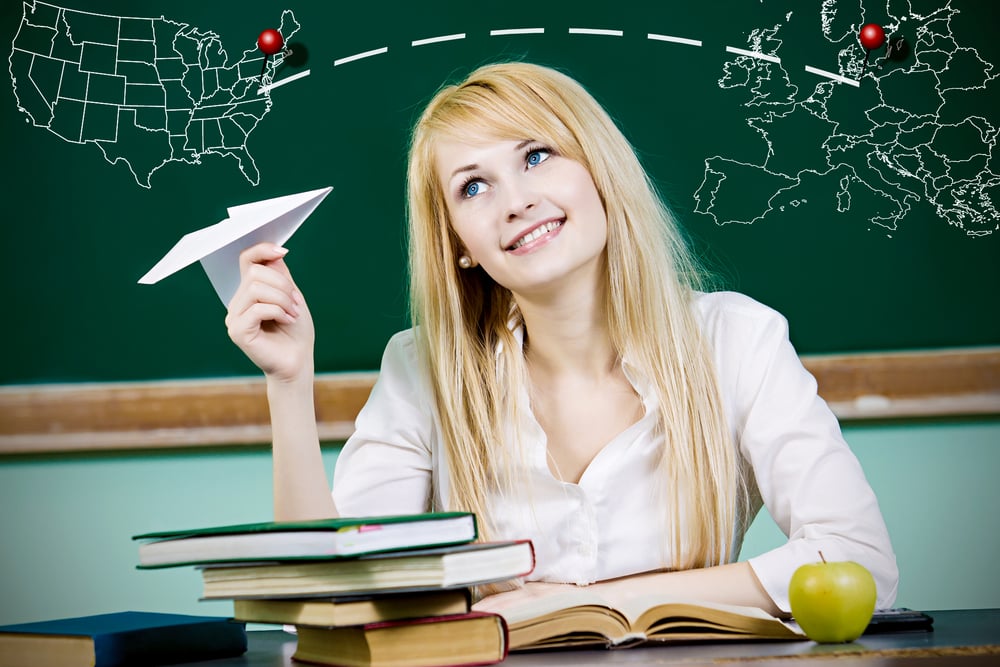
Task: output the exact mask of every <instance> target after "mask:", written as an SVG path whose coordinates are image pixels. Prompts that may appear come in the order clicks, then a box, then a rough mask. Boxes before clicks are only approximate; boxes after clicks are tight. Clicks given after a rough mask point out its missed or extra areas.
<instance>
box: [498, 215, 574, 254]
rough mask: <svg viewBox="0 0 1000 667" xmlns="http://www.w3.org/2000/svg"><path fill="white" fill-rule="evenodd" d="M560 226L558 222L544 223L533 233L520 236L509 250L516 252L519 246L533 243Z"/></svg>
mask: <svg viewBox="0 0 1000 667" xmlns="http://www.w3.org/2000/svg"><path fill="white" fill-rule="evenodd" d="M560 225H562V223H561V222H559V221H557V220H554V221H552V222H546V223H545V224H544V225H542V226H541V227H538V228H536V229H535V230H534V231H532V232H530V233H529V234H525V235H524V236H522V237H521V238H519V239H518V240H517V242H516V243H514V245H512V246H511V247H510V249H511V250H517V249H518V248H520V247H521V246H523V245H524V244H525V243H531V242H532V241H534V240H535V239H537V238H538V237H539V236H541V235H542V234H548V233H549V232H551V231H552V230H553V229H557V228H558V227H559V226H560Z"/></svg>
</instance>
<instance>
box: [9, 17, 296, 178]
mask: <svg viewBox="0 0 1000 667" xmlns="http://www.w3.org/2000/svg"><path fill="white" fill-rule="evenodd" d="M299 27H300V26H299V24H298V22H297V21H296V20H295V16H294V15H293V14H292V12H291V11H289V10H285V11H284V12H283V14H282V16H281V24H280V28H279V32H280V33H281V34H282V36H284V37H285V39H286V40H287V39H289V38H291V36H292V35H294V34H295V32H297V31H298V29H299ZM280 58H281V56H280V54H279V55H278V56H276V57H275V58H272V59H270V61H269V63H268V67H269V68H270V69H269V71H273V68H274V67H276V65H277V64H278V63H279V62H280ZM262 59H263V54H262V53H261V52H260V51H259V50H258V49H257V46H256V44H253V46H252V48H249V49H247V50H245V51H243V53H242V56H241V57H240V59H239V60H237V61H235V62H230V57H229V55H228V54H227V52H226V50H225V48H223V45H222V43H221V41H220V39H219V36H218V35H217V34H216V33H214V32H211V31H207V30H203V29H200V28H197V27H193V26H191V25H188V24H186V23H182V22H179V21H172V20H170V19H167V18H164V17H162V16H161V17H159V18H141V17H131V16H110V15H107V14H96V13H91V12H82V11H76V10H72V9H67V8H64V7H58V6H56V5H51V4H48V3H44V2H37V1H36V2H25V3H24V16H23V17H22V19H21V23H20V27H19V29H18V31H17V34H16V35H15V36H14V39H13V42H12V49H11V55H10V75H11V81H12V82H13V86H14V95H15V98H16V100H17V104H18V108H19V109H20V110H21V111H23V112H24V113H25V114H26V115H27V118H28V119H29V122H31V124H32V125H34V126H35V127H38V128H45V129H46V130H48V131H49V132H52V133H53V134H55V135H56V136H58V137H60V138H61V139H64V140H65V141H67V142H70V143H73V144H82V145H87V146H93V147H96V148H97V149H99V150H100V151H101V153H102V154H103V155H104V158H105V159H106V160H107V161H108V162H110V163H112V164H115V163H118V162H121V163H124V164H125V165H127V166H128V168H129V170H130V171H131V172H132V175H133V176H134V177H135V180H136V183H138V184H139V185H140V186H142V187H144V188H149V187H151V186H150V182H151V178H152V176H153V174H154V173H155V172H156V170H157V169H160V168H161V167H163V166H164V165H166V164H168V163H171V162H181V163H186V164H192V165H196V164H201V160H202V158H204V157H205V156H207V155H218V156H222V157H224V158H230V159H232V160H233V162H234V164H235V165H236V166H237V167H238V168H239V170H240V172H241V173H242V174H243V176H244V177H245V178H246V179H247V180H248V181H249V182H250V183H252V184H253V185H256V184H257V183H258V182H259V180H260V172H259V170H258V169H257V164H256V163H255V161H254V159H253V157H252V156H251V155H250V152H249V151H248V150H247V139H248V137H249V136H250V134H251V133H252V132H253V131H254V129H255V128H256V127H257V125H258V124H259V123H260V122H261V120H263V118H264V116H265V115H267V113H268V112H269V111H270V110H271V98H270V94H269V93H268V92H267V89H266V88H265V89H264V91H263V92H261V86H260V74H261V69H262Z"/></svg>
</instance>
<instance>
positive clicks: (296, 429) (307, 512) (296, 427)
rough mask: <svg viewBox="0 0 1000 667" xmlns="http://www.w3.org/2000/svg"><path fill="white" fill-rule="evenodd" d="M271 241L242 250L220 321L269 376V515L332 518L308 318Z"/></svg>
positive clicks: (285, 518)
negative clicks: (237, 279) (232, 291)
mask: <svg viewBox="0 0 1000 667" xmlns="http://www.w3.org/2000/svg"><path fill="white" fill-rule="evenodd" d="M286 253H287V251H286V250H285V249H284V248H281V247H279V246H276V245H274V244H272V243H261V244H258V245H255V246H252V247H250V248H248V249H246V250H245V251H243V253H241V255H240V285H239V288H238V289H237V290H236V294H235V295H234V296H233V298H232V300H231V301H230V303H229V312H228V314H227V316H226V326H227V328H228V330H229V336H230V338H231V339H232V340H233V342H234V343H236V345H237V346H239V348H240V349H241V350H243V352H244V353H245V354H246V355H247V356H248V357H249V358H250V360H251V361H253V362H254V363H255V364H256V365H257V366H258V367H259V368H260V369H261V370H262V371H263V372H264V375H265V377H266V379H267V399H268V405H269V407H270V412H271V431H272V441H273V454H272V456H273V467H274V518H275V520H276V521H296V520H305V519H317V518H325V517H330V516H336V508H335V507H334V504H333V498H332V497H331V495H330V487H329V485H328V483H327V477H326V471H325V470H324V466H323V457H322V451H321V450H320V446H319V436H318V432H317V428H316V413H315V406H314V400H313V382H314V370H313V368H314V367H313V340H314V337H315V335H314V329H313V322H312V317H311V315H310V314H309V309H308V307H307V306H306V303H305V299H304V298H303V297H302V295H301V293H300V292H299V290H298V288H297V287H296V286H295V282H294V281H293V280H292V276H291V273H290V272H289V270H288V267H287V265H286V264H285V261H284V257H285V254H286Z"/></svg>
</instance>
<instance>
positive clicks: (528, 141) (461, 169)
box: [448, 139, 535, 181]
mask: <svg viewBox="0 0 1000 667" xmlns="http://www.w3.org/2000/svg"><path fill="white" fill-rule="evenodd" d="M534 142H535V140H534V139H525V140H524V141H522V142H520V143H518V144H517V146H514V150H515V151H519V150H521V149H523V148H524V147H525V146H527V145H528V144H532V143H534ZM477 169H479V165H478V164H475V163H473V164H467V165H465V166H464V167H459V168H457V169H456V170H455V171H453V172H451V176H449V177H448V180H449V181H450V180H451V179H453V178H455V177H456V176H458V175H459V174H461V173H463V172H466V171H476V170H477Z"/></svg>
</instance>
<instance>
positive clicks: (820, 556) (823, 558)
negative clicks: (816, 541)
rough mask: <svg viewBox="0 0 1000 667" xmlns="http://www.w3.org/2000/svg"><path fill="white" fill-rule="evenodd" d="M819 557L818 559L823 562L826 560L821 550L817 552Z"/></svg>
mask: <svg viewBox="0 0 1000 667" xmlns="http://www.w3.org/2000/svg"><path fill="white" fill-rule="evenodd" d="M819 559H820V560H821V561H823V562H824V563H825V562H826V556H824V555H823V552H822V551H820V552H819Z"/></svg>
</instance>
